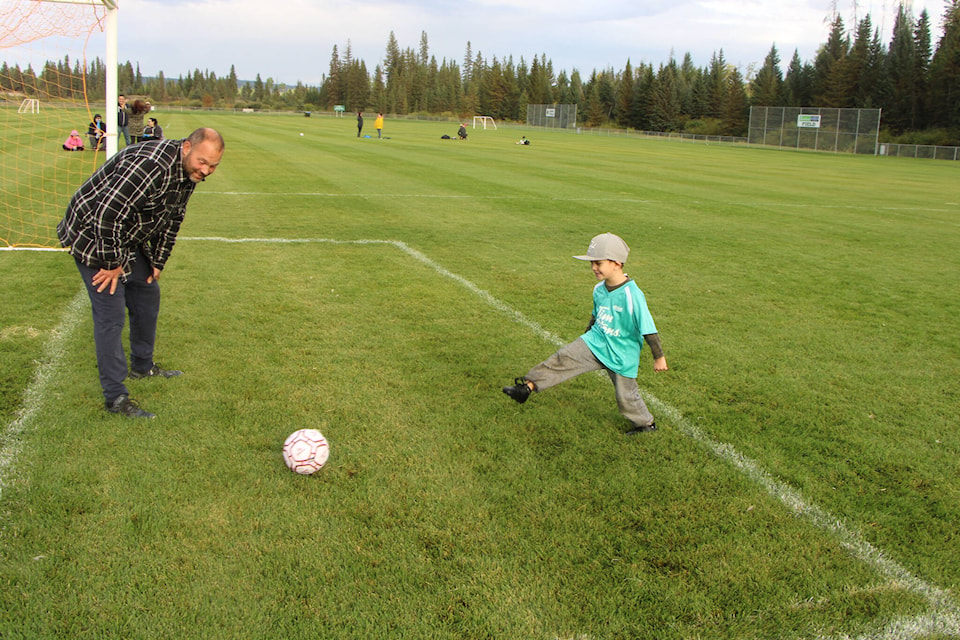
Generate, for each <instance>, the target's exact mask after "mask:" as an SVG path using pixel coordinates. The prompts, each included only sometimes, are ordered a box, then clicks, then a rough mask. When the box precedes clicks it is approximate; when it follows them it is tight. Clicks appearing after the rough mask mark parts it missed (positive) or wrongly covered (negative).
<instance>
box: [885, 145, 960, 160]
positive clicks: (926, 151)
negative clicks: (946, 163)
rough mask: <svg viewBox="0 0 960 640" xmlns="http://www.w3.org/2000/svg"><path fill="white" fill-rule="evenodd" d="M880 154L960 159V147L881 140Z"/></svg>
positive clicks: (901, 156) (932, 158)
mask: <svg viewBox="0 0 960 640" xmlns="http://www.w3.org/2000/svg"><path fill="white" fill-rule="evenodd" d="M877 155H878V156H893V157H896V158H926V159H928V160H954V161H956V160H960V147H943V146H939V145H932V144H898V143H895V142H881V143H880V145H879V146H878V147H877Z"/></svg>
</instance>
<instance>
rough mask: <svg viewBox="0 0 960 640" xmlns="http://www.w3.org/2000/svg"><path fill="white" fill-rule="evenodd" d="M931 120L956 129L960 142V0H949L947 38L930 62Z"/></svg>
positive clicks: (956, 136) (938, 47)
mask: <svg viewBox="0 0 960 640" xmlns="http://www.w3.org/2000/svg"><path fill="white" fill-rule="evenodd" d="M929 108H930V115H931V123H932V124H933V125H935V126H938V127H944V128H949V129H952V130H953V136H954V143H956V144H960V0H948V3H947V8H946V11H945V12H944V16H943V37H942V38H941V39H940V42H939V44H938V45H937V51H936V53H934V54H933V60H932V61H931V63H930V104H929Z"/></svg>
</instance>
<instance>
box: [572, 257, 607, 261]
mask: <svg viewBox="0 0 960 640" xmlns="http://www.w3.org/2000/svg"><path fill="white" fill-rule="evenodd" d="M573 257H574V259H575V260H586V261H587V262H593V261H594V260H603V258H594V257H593V256H573Z"/></svg>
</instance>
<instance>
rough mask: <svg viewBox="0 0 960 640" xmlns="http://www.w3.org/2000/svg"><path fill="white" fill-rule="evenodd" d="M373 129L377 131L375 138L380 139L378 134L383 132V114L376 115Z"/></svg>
mask: <svg viewBox="0 0 960 640" xmlns="http://www.w3.org/2000/svg"><path fill="white" fill-rule="evenodd" d="M373 128H374V129H376V130H377V138H379V137H380V133H381V132H382V131H383V114H382V113H378V114H377V119H376V120H374V122H373Z"/></svg>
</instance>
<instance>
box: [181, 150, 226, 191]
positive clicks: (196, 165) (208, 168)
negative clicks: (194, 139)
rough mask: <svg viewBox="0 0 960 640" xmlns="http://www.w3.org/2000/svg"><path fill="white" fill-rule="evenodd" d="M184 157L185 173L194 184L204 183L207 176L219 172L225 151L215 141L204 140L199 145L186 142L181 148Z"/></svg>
mask: <svg viewBox="0 0 960 640" xmlns="http://www.w3.org/2000/svg"><path fill="white" fill-rule="evenodd" d="M181 154H182V156H183V172H184V173H185V174H186V176H187V177H188V178H190V180H191V181H192V182H194V183H196V182H203V181H204V180H205V179H206V178H207V176H209V175H210V174H211V173H213V172H214V171H216V170H217V166H219V164H220V159H221V158H222V157H223V149H221V148H220V146H219V145H218V144H217V143H216V142H214V141H213V140H203V141H202V142H200V143H198V144H195V145H194V144H190V141H189V140H185V141H184V143H183V147H182V148H181Z"/></svg>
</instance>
